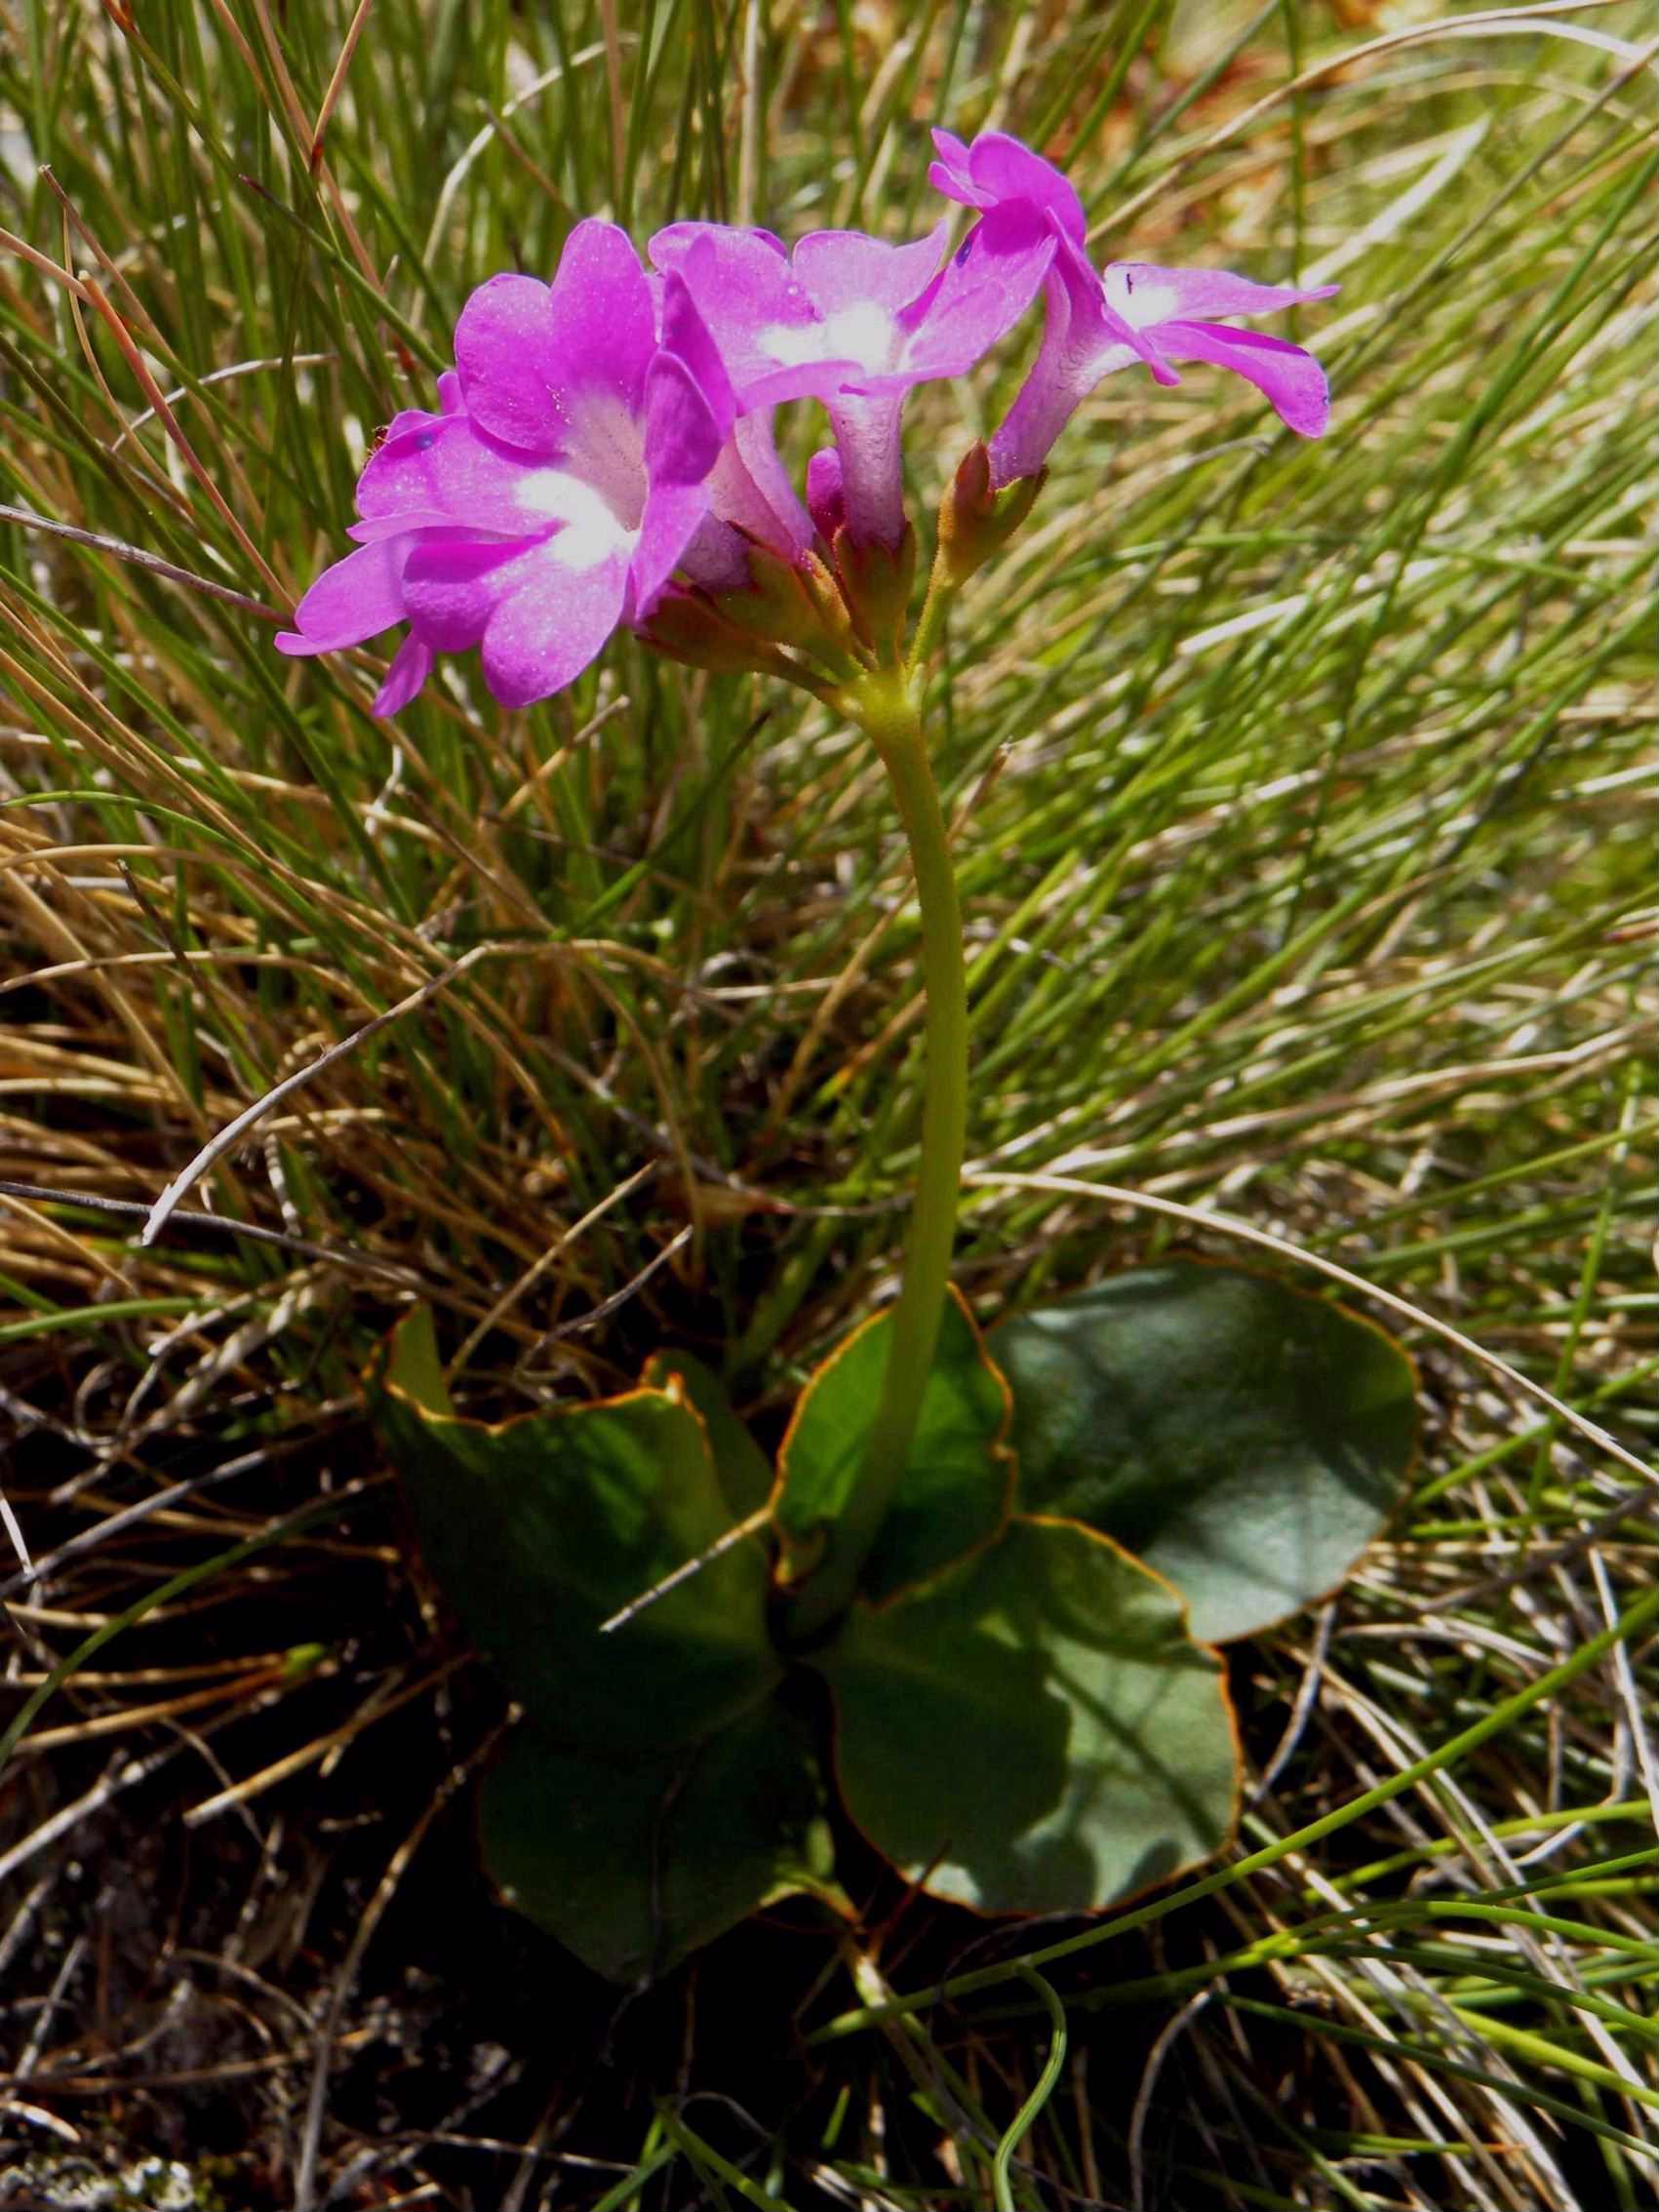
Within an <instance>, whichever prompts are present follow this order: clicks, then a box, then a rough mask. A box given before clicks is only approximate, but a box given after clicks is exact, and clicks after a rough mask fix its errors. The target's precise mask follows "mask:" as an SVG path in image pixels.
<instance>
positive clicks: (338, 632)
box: [276, 221, 770, 714]
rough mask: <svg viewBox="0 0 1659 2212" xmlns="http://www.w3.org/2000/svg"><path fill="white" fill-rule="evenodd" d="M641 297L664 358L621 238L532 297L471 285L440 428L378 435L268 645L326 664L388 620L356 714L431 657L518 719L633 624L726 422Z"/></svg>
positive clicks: (638, 271)
mask: <svg viewBox="0 0 1659 2212" xmlns="http://www.w3.org/2000/svg"><path fill="white" fill-rule="evenodd" d="M661 295H662V296H661V312H662V318H663V325H664V333H665V337H666V338H667V339H668V342H659V339H658V336H657V311H658V303H657V300H656V299H655V298H654V297H653V290H652V282H651V280H650V279H649V278H648V277H647V276H646V273H645V271H644V270H643V269H642V268H641V266H640V262H639V257H638V256H637V255H636V253H635V251H634V248H633V246H632V245H631V244H630V243H629V240H628V238H627V236H626V234H625V233H624V232H622V231H621V230H618V229H617V228H616V227H615V226H614V225H613V224H612V223H607V222H597V221H595V222H582V223H578V224H577V226H576V228H575V229H574V230H573V232H572V233H571V236H570V239H569V241H568V242H567V244H566V247H565V251H564V254H563V256H562V257H561V259H560V263H559V270H558V274H557V276H556V277H555V279H554V281H553V284H552V285H551V286H550V287H549V286H547V285H545V284H541V283H539V282H538V281H537V280H536V279H535V278H533V277H528V276H498V277H494V278H492V279H491V281H490V282H489V283H488V284H485V285H482V286H480V288H479V289H478V291H476V292H475V293H474V294H473V295H472V297H471V298H470V299H469V300H468V301H467V304H466V306H465V308H464V309H463V311H462V313H461V318H460V322H459V325H458V327H457V328H456V331H455V361H456V370H455V373H454V375H450V376H446V377H444V378H443V379H441V381H440V405H441V407H442V409H443V412H442V413H441V414H439V415H425V414H420V413H411V414H407V415H399V416H398V418H397V419H396V421H395V422H394V423H393V424H392V425H391V429H390V431H389V433H388V435H387V437H386V439H385V442H384V443H383V444H382V445H381V446H380V448H379V449H378V451H377V452H376V453H375V454H374V455H373V456H372V458H371V459H370V461H369V464H368V466H367V467H366V468H365V470H364V471H363V475H362V478H361V480H360V481H359V484H358V488H357V509H358V514H359V517H360V518H361V519H360V520H359V521H358V522H357V523H355V524H354V525H353V526H352V528H351V531H350V535H351V536H353V537H355V538H356V539H357V540H358V541H359V542H358V550H357V551H356V552H354V553H349V554H347V555H346V557H345V558H344V560H342V561H339V562H336V564H335V566H334V567H333V568H331V569H329V570H327V571H326V572H325V573H324V574H323V575H321V576H320V577H319V578H318V579H317V581H316V582H315V583H314V584H313V585H312V586H311V588H310V590H309V591H308V592H307V593H306V594H305V596H304V598H303V599H302V600H301V601H300V603H299V607H298V609H297V611H296V616H295V621H296V628H295V629H294V630H292V631H287V632H284V633H282V634H280V635H279V636H278V638H277V641H276V642H277V644H278V646H279V647H281V649H282V650H283V651H284V652H291V653H314V652H337V651H338V650H340V649H341V648H342V647H345V646H352V645H359V644H361V643H362V642H363V641H364V640H365V639H367V638H371V637H374V636H375V635H376V634H377V633H378V632H379V631H381V630H385V629H389V628H391V627H392V626H393V624H395V623H400V622H407V623H408V624H409V630H410V634H409V637H408V638H407V640H406V641H405V643H404V645H403V647H402V649H401V650H400V652H398V654H397V657H396V658H395V659H394V661H393V663H392V666H391V669H390V671H389V673H388V675H387V678H386V681H385V684H384V685H383V686H382V688H381V691H380V693H379V696H378V697H377V698H376V699H375V713H377V714H395V713H396V712H397V710H398V709H399V708H400V707H402V706H405V705H407V704H408V702H409V701H410V700H411V699H412V698H413V697H414V696H415V692H416V691H419V689H420V686H421V685H422V683H423V682H424V681H425V678H426V675H427V672H428V671H429V669H430V667H431V665H432V656H433V654H434V653H435V652H462V651H465V650H466V649H467V648H469V647H472V646H481V647H482V648H483V662H484V675H485V680H486V682H487V683H488V684H489V686H490V689H491V691H492V692H493V693H494V696H495V697H496V698H497V699H498V700H499V701H500V703H501V704H502V705H503V706H508V707H521V706H528V705H529V704H531V703H532V701H533V700H535V699H541V698H546V697H547V696H548V695H549V694H550V693H551V692H554V691H559V690H561V689H562V688H563V686H565V685H566V684H569V683H570V682H571V681H572V680H573V678H574V677H575V676H577V675H579V674H580V673H581V671H582V669H584V668H585V667H586V666H587V665H588V663H589V661H591V660H592V659H593V657H594V655H595V654H596V653H597V652H599V650H600V648H601V647H602V646H603V645H604V644H605V642H606V640H607V639H608V638H609V637H610V636H611V634H612V631H613V630H614V629H615V628H616V627H617V625H618V624H619V623H622V622H639V621H644V620H646V619H647V618H648V617H649V615H650V614H651V612H652V609H653V608H654V607H655V605H656V603H657V601H658V600H659V599H660V598H661V596H662V594H663V591H664V590H665V589H666V587H667V584H668V579H669V576H670V574H671V573H672V572H673V571H674V569H675V568H676V566H677V565H678V564H679V563H680V561H681V559H682V557H683V556H684V555H685V554H686V553H687V550H688V548H689V547H690V546H691V543H692V541H693V540H694V539H695V538H696V537H697V535H698V533H699V532H700V531H701V530H702V528H703V526H704V524H705V522H706V520H707V518H708V516H709V512H710V499H711V494H710V478H711V474H712V473H713V471H714V470H715V468H716V464H717V462H718V461H719V460H720V459H721V456H722V453H723V449H724V448H725V446H726V444H727V439H728V433H729V432H730V430H731V424H732V408H733V403H732V399H731V389H730V385H729V384H728V383H726V382H725V381H724V379H723V378H722V377H721V376H720V375H717V374H716V372H718V369H719V364H718V358H717V357H716V356H715V355H714V353H713V348H712V346H711V345H710V344H709V341H708V338H707V334H706V332H703V331H702V330H701V328H700V324H699V323H698V321H697V318H696V315H695V310H694V309H693V308H692V307H691V303H690V300H689V298H688V297H687V296H685V291H684V287H683V286H682V285H680V284H679V283H678V282H677V280H674V279H670V280H669V282H668V284H667V285H665V286H663V287H662V288H661ZM688 355H691V356H694V357H695V358H694V361H693V360H689V359H688ZM711 364H712V368H711ZM699 371H700V372H701V375H704V376H708V377H709V379H710V381H711V382H712V383H713V385H714V389H713V390H712V391H710V390H707V389H705V388H704V383H703V381H702V380H701V377H700V375H699ZM763 428H764V426H763ZM758 442H759V443H761V444H765V443H769V442H770V441H765V440H764V439H762V440H760V441H758ZM761 459H762V463H763V466H764V459H765V456H764V453H763V454H762V455H761Z"/></svg>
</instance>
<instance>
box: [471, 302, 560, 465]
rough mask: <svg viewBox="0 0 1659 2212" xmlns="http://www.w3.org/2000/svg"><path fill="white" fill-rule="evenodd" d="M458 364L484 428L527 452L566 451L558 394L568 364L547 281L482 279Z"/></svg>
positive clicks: (510, 444)
mask: <svg viewBox="0 0 1659 2212" xmlns="http://www.w3.org/2000/svg"><path fill="white" fill-rule="evenodd" d="M455 367H456V369H457V371H458V373H459V375H460V387H461V391H462V394H463V395H464V397H465V401H466V411H467V413H468V415H471V416H472V418H473V419H474V420H475V421H476V422H477V423H478V424H479V426H480V428H482V429H485V430H488V431H489V433H490V435H491V436H492V437H493V438H500V439H502V440H503V441H504V442H505V443H506V444H507V445H509V446H518V447H522V448H523V450H524V451H525V452H526V453H531V454H553V453H556V452H557V451H558V438H557V432H558V427H559V425H558V420H557V417H556V416H555V415H554V412H553V408H552V405H551V398H550V395H551V394H552V392H553V389H554V387H555V385H556V384H557V382H558V378H559V372H560V361H559V356H558V352H557V349H556V346H555V343H554V336H553V296H552V293H551V292H550V291H549V289H548V287H547V286H546V285H544V284H542V283H540V282H539V280H538V279H536V278H535V277H528V276H513V275H510V274H504V275H501V276H494V277H492V278H491V279H490V280H489V282H488V283H487V284H481V285H480V286H479V288H478V290H477V291H476V292H475V293H474V294H473V295H472V296H471V298H470V299H469V300H468V301H467V303H466V305H465V306H464V307H463V308H462V309H461V313H460V321H459V322H458V323H457V324H456V325H455Z"/></svg>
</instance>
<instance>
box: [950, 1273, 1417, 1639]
mask: <svg viewBox="0 0 1659 2212" xmlns="http://www.w3.org/2000/svg"><path fill="white" fill-rule="evenodd" d="M993 1349H994V1353H995V1357H996V1359H997V1361H998V1363H999V1364H1000V1365H1001V1366H1002V1367H1003V1369H1004V1371H1005V1372H1006V1373H1007V1378H1008V1382H1009V1384H1010V1385H1011V1387H1012V1390H1013V1399H1014V1419H1013V1440H1014V1448H1015V1452H1016V1454H1017V1456H1018V1460H1019V1504H1020V1507H1021V1509H1022V1510H1023V1511H1025V1512H1029V1513H1045V1514H1063V1515H1066V1516H1067V1517H1069V1518H1070V1519H1072V1520H1075V1521H1086V1523H1087V1524H1088V1526H1089V1527H1091V1528H1096V1529H1098V1530H1099V1531H1100V1532H1101V1533H1102V1534H1103V1535H1106V1536H1113V1537H1115V1538H1116V1539H1117V1541H1118V1542H1119V1543H1120V1544H1123V1545H1125V1546H1126V1548H1127V1549H1128V1550H1129V1551H1131V1552H1133V1553H1134V1554H1135V1556H1136V1557H1137V1558H1138V1559H1142V1560H1145V1561H1146V1562H1147V1564H1148V1565H1149V1566H1152V1567H1156V1568H1157V1570H1158V1571H1159V1573H1160V1574H1163V1575H1165V1576H1167V1578H1168V1579H1169V1581H1171V1582H1172V1583H1173V1584H1174V1585H1175V1586H1176V1588H1177V1589H1178V1590H1180V1591H1181V1593H1182V1594H1183V1596H1184V1597H1185V1598H1186V1599H1187V1601H1188V1603H1189V1605H1190V1607H1191V1627H1192V1633H1193V1635H1194V1636H1195V1637H1197V1638H1198V1639H1200V1640H1201V1641H1203V1642H1209V1643H1213V1642H1218V1641H1223V1640H1225V1639H1228V1638H1231V1637H1240V1636H1250V1635H1253V1634H1254V1633H1255V1632H1256V1631H1257V1630H1259V1629H1262V1628H1266V1627H1267V1626H1268V1625H1269V1624H1270V1623H1271V1622H1273V1621H1278V1620H1283V1619H1284V1617H1285V1616H1286V1615H1287V1614H1290V1613H1295V1612H1299V1611H1300V1610H1301V1608H1302V1607H1303V1606H1304V1605H1307V1604H1310V1603H1311V1602H1312V1601H1313V1600H1315V1599H1317V1598H1321V1597H1323V1596H1324V1595H1325V1593H1326V1592H1328V1591H1330V1590H1333V1589H1335V1588H1336V1587H1337V1586H1338V1585H1339V1584H1340V1583H1341V1582H1342V1580H1343V1578H1344V1577H1345V1576H1346V1575H1347V1574H1348V1573H1349V1571H1350V1570H1351V1569H1352V1567H1353V1565H1354V1563H1355V1561H1356V1560H1358V1559H1359V1557H1360V1555H1361V1553H1362V1552H1363V1550H1364V1548H1365V1546H1366V1545H1367V1544H1368V1543H1370V1541H1371V1539H1372V1538H1373V1537H1374V1536H1376V1535H1377V1533H1378V1532H1379V1530H1380V1529H1381V1528H1382V1526H1383V1524H1384V1523H1385V1521H1387V1520H1388V1517H1389V1515H1390V1514H1391V1513H1392V1511H1393V1510H1394V1507H1395V1505H1396V1504H1397V1502H1398V1500H1399V1498H1400V1495H1401V1493H1402V1489H1403V1487H1404V1484H1405V1480H1406V1477H1407V1475H1408V1473H1409V1471H1410V1467H1411V1461H1412V1456H1413V1453H1414V1450H1415V1446H1416V1436H1417V1411H1416V1400H1415V1388H1414V1385H1415V1377H1414V1375H1413V1372H1412V1367H1411V1363H1410V1361H1409V1360H1408V1359H1407V1358H1406V1356H1405V1354H1404V1353H1403V1352H1402V1350H1401V1348H1400V1347H1399V1345H1397V1344H1396V1343H1395V1342H1394V1340H1393V1338H1392V1337H1390V1336H1388V1335H1386V1334H1385V1333H1384V1331H1383V1330H1381V1329H1379V1328H1375V1327H1373V1326H1372V1325H1371V1323H1368V1322H1363V1321H1361V1320H1358V1319H1357V1318H1356V1317H1355V1316H1354V1315H1352V1314H1349V1313H1345V1312H1344V1311H1343V1310H1342V1308H1341V1307H1339V1306H1333V1305H1329V1304H1327V1303H1326V1302H1324V1301H1323V1300H1322V1299H1319V1298H1311V1297H1308V1296H1307V1295H1305V1294H1304V1293H1303V1292H1301V1291H1299V1290H1293V1289H1291V1288H1290V1287H1289V1286H1288V1285H1287V1284H1283V1283H1278V1282H1275V1281H1273V1280H1272V1279H1271V1278H1269V1277H1267V1276H1260V1275H1251V1274H1248V1273H1246V1272H1244V1270H1242V1269H1239V1268H1231V1267H1212V1266H1208V1265H1206V1264H1205V1263H1203V1262H1199V1261H1171V1262H1169V1263H1168V1264H1166V1265H1165V1266H1161V1267H1147V1268H1136V1269H1134V1270H1132V1271H1131V1272H1129V1273H1127V1274H1124V1275H1119V1276H1115V1277H1113V1278H1112V1279H1111V1280H1110V1281H1109V1282H1106V1283H1102V1284H1098V1285H1097V1286H1096V1287H1095V1288H1094V1289H1091V1290H1086V1291H1084V1292H1083V1293H1082V1294H1081V1295H1080V1296H1078V1297H1075V1298H1068V1299H1067V1300H1065V1302H1064V1303H1063V1304H1060V1305H1056V1306H1047V1307H1044V1308H1042V1309H1040V1310H1039V1311H1038V1312H1036V1313H1031V1314H1024V1315H1020V1316H1019V1317H1017V1318H1016V1319H1015V1320H1012V1321H1009V1322H1006V1323H1004V1324H1003V1325H1002V1326H1001V1327H1000V1328H999V1329H998V1330H997V1332H996V1335H995V1337H994V1339H993Z"/></svg>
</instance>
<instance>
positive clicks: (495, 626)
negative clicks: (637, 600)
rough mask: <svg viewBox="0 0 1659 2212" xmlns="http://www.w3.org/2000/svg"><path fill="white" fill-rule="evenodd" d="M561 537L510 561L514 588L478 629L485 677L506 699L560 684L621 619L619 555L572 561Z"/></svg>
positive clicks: (546, 692)
mask: <svg viewBox="0 0 1659 2212" xmlns="http://www.w3.org/2000/svg"><path fill="white" fill-rule="evenodd" d="M560 544H561V540H560V538H558V537H551V538H548V539H546V540H545V541H544V542H543V543H542V544H540V545H537V546H536V547H534V548H533V551H531V552H530V553H527V554H525V555H524V556H523V557H522V558H521V560H520V561H519V562H517V563H515V564H514V572H513V588H511V589H510V590H509V591H508V592H507V593H506V595H505V596H504V597H503V598H502V600H501V602H500V604H499V605H498V606H497V607H496V609H495V611H494V613H493V614H492V615H491V617H490V621H489V625H488V627H487V628H486V630H485V632H484V679H485V682H486V683H487V684H488V685H489V686H490V689H491V691H493V692H494V695H495V697H496V698H497V699H498V700H499V701H500V703H501V705H502V706H504V707H525V706H530V705H532V704H533V701H535V700H536V699H545V698H549V697H551V695H552V694H553V692H555V691H563V689H564V688H565V686H566V685H567V684H569V683H571V682H572V681H573V679H574V678H575V677H577V676H579V675H580V674H581V672H582V670H583V669H584V668H585V667H586V666H587V664H588V662H589V661H590V660H592V659H593V657H594V655H595V654H596V653H597V652H599V650H600V648H601V647H602V646H603V645H604V643H605V641H606V639H607V638H608V637H610V635H611V633H612V630H614V629H615V627H616V625H617V623H618V622H619V621H620V620H621V617H622V608H623V603H624V600H625V598H626V596H627V589H628V564H627V561H626V559H625V557H624V556H623V555H622V554H620V553H613V554H611V555H610V556H608V557H607V558H606V559H604V560H601V561H598V562H596V563H594V564H593V566H592V567H589V568H583V569H573V568H571V567H569V566H568V565H567V564H566V563H565V562H564V561H562V560H561V558H560Z"/></svg>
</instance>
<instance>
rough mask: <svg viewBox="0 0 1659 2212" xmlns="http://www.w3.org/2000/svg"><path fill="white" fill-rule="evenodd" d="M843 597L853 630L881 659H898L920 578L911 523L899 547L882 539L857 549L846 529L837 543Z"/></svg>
mask: <svg viewBox="0 0 1659 2212" xmlns="http://www.w3.org/2000/svg"><path fill="white" fill-rule="evenodd" d="M833 549H834V553H835V565H836V571H837V573H838V574H839V575H840V578H841V596H842V598H843V599H844V600H846V602H847V611H848V612H849V614H850V615H851V617H852V625H853V628H854V629H855V630H856V631H857V632H858V635H859V636H860V637H861V638H862V639H863V641H864V643H865V644H866V645H867V646H869V647H870V648H871V650H872V651H873V652H875V654H876V656H877V658H878V659H879V660H894V659H896V658H897V657H898V654H899V650H900V646H901V644H902V641H903V637H904V629H905V621H906V617H907V616H908V614H909V612H910V587H911V585H912V584H913V583H914V582H915V580H916V533H915V531H914V530H913V529H912V528H911V526H910V524H909V523H906V524H905V526H904V534H903V535H902V536H901V537H900V539H899V541H898V543H897V544H896V545H884V544H883V543H882V542H881V540H880V539H879V538H877V539H872V540H870V541H868V542H867V543H865V544H862V545H857V544H854V543H853V541H852V537H851V534H850V533H849V532H848V531H847V530H846V529H842V530H838V531H837V532H836V533H835V541H834V548H833Z"/></svg>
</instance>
